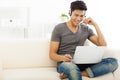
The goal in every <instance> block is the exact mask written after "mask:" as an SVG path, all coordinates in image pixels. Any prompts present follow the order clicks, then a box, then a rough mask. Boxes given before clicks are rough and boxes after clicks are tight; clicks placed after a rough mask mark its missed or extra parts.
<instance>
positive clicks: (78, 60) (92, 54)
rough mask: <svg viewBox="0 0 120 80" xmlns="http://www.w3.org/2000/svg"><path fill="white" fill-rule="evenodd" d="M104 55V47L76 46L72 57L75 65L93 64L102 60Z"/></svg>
mask: <svg viewBox="0 0 120 80" xmlns="http://www.w3.org/2000/svg"><path fill="white" fill-rule="evenodd" d="M104 53H105V47H104V46H99V47H98V46H77V47H76V50H75V54H74V56H73V62H74V63H75V64H94V63H98V62H100V61H101V60H102V58H103V55H104Z"/></svg>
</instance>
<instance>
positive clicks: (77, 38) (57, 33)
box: [51, 23, 94, 56]
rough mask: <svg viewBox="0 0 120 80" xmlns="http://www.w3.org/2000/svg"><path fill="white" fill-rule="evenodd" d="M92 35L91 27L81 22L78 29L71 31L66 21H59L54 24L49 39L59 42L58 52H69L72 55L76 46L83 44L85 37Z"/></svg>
mask: <svg viewBox="0 0 120 80" xmlns="http://www.w3.org/2000/svg"><path fill="white" fill-rule="evenodd" d="M92 35H94V33H93V31H92V29H90V28H89V27H88V26H87V25H85V24H83V23H81V24H80V25H79V28H78V31H77V32H76V33H73V32H72V31H71V30H70V29H69V28H68V27H67V24H66V23H60V24H58V25H56V26H55V28H54V30H53V32H52V37H51V41H57V42H60V45H59V48H58V52H57V53H58V54H61V55H63V54H71V55H72V56H73V54H74V52H75V49H76V46H78V45H79V46H83V45H84V42H85V41H86V39H88V38H89V37H90V36H92Z"/></svg>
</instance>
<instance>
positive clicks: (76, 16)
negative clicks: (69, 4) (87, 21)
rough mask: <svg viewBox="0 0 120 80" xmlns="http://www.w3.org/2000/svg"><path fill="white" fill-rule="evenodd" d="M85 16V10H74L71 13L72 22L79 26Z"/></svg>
mask: <svg viewBox="0 0 120 80" xmlns="http://www.w3.org/2000/svg"><path fill="white" fill-rule="evenodd" d="M84 18H85V10H74V11H72V13H71V19H70V21H71V23H72V25H74V26H78V25H79V23H80V22H81V21H83V19H84Z"/></svg>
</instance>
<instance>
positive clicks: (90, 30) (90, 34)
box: [88, 28, 95, 38]
mask: <svg viewBox="0 0 120 80" xmlns="http://www.w3.org/2000/svg"><path fill="white" fill-rule="evenodd" d="M88 32H89V35H88V38H90V37H91V36H93V35H95V33H94V32H93V30H92V29H91V28H88Z"/></svg>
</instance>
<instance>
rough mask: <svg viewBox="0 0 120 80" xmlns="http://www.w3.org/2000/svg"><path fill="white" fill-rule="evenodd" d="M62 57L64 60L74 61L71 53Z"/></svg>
mask: <svg viewBox="0 0 120 80" xmlns="http://www.w3.org/2000/svg"><path fill="white" fill-rule="evenodd" d="M61 59H62V61H63V62H71V61H72V57H71V55H70V54H65V55H62V56H61Z"/></svg>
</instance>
